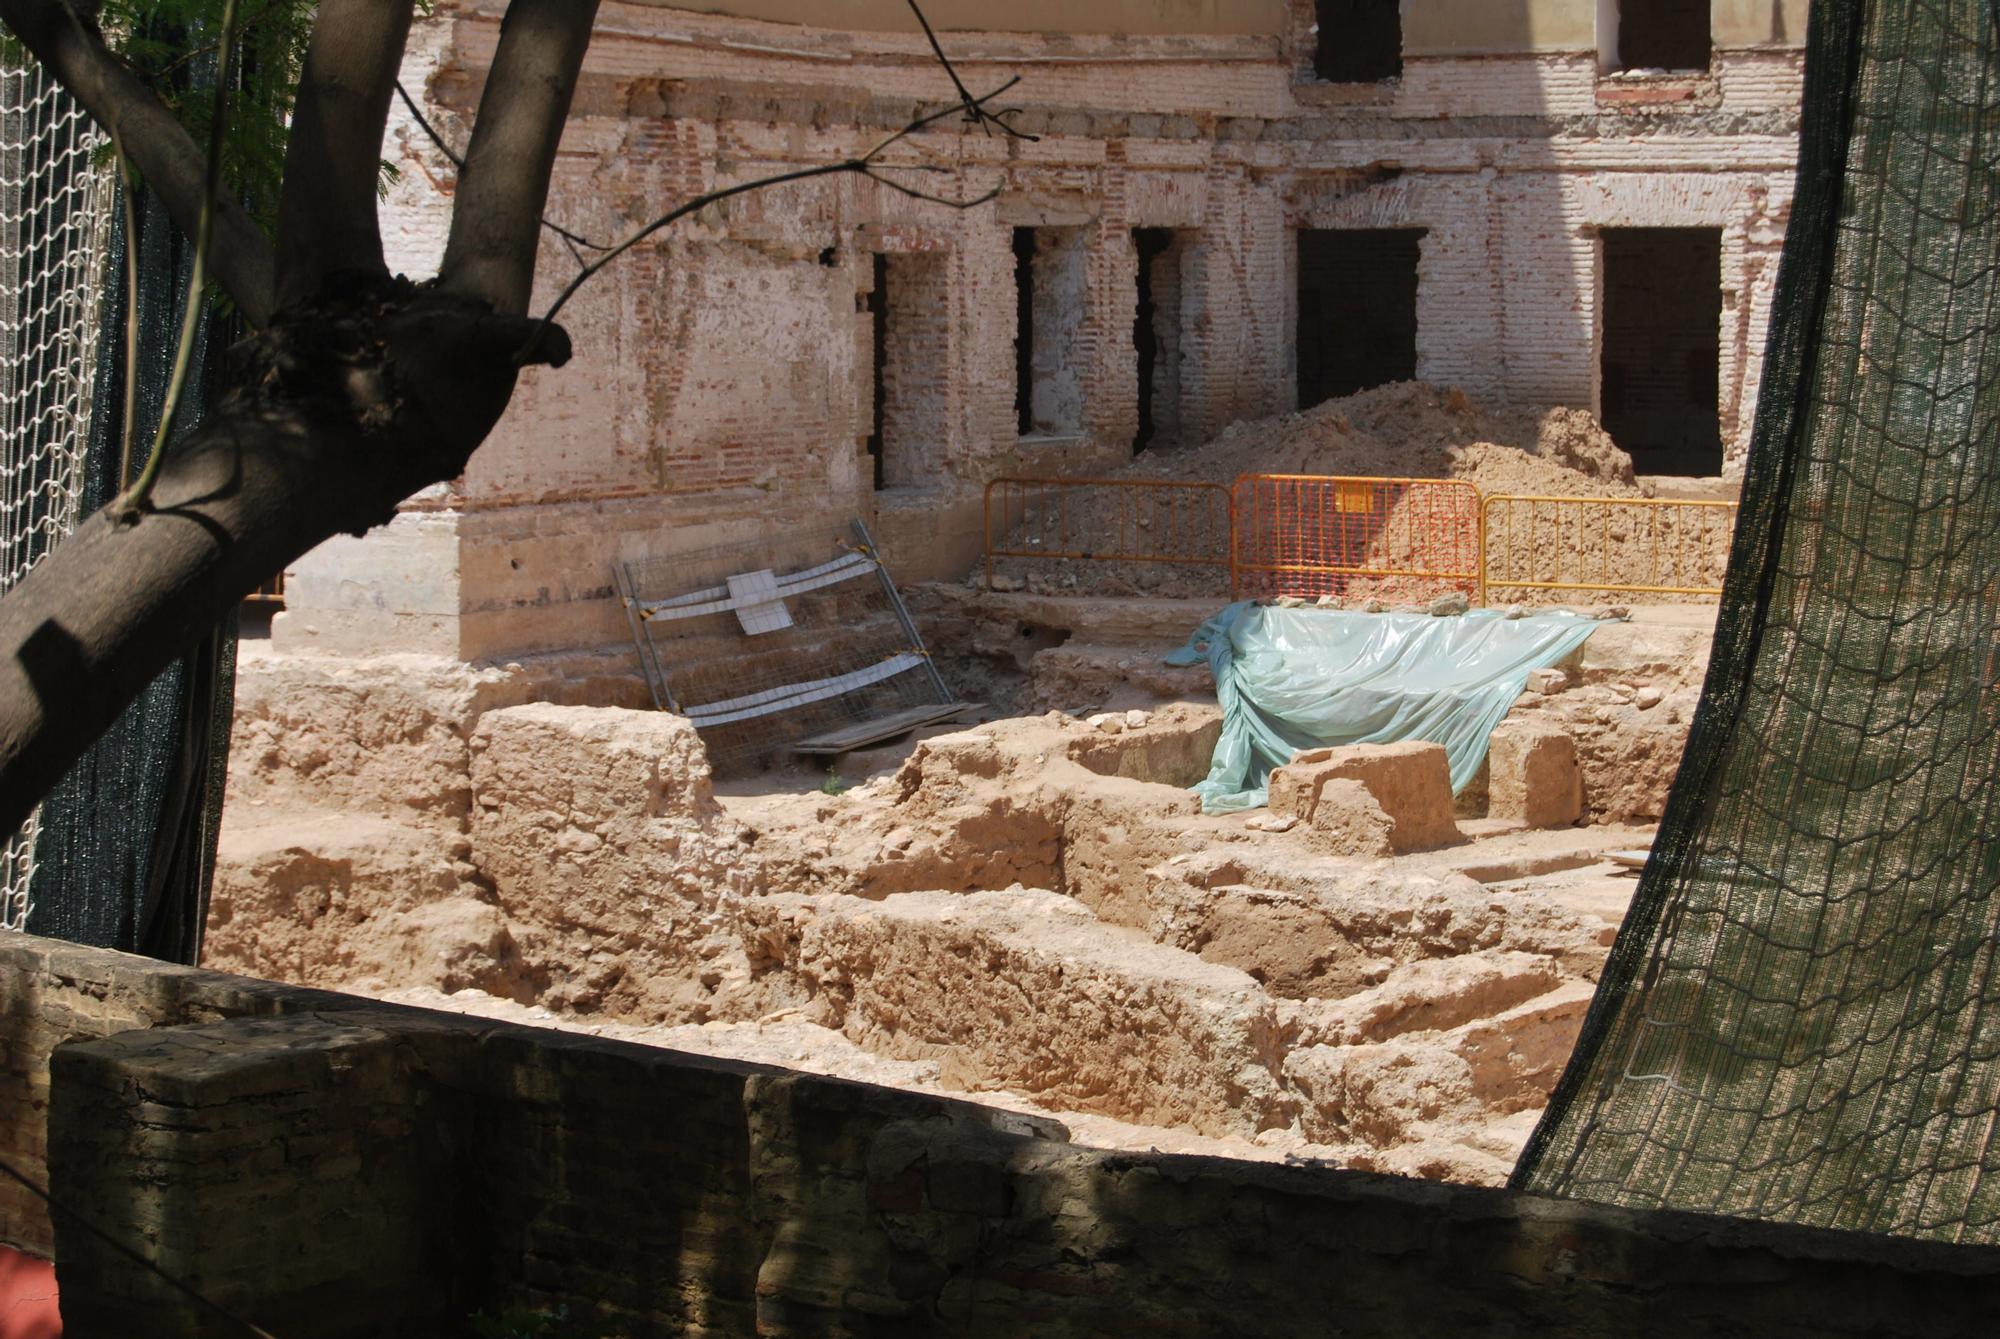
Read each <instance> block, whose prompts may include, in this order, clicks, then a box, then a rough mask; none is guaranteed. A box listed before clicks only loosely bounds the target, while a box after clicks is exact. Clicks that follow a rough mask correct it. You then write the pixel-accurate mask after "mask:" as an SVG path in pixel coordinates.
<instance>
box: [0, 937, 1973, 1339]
mask: <svg viewBox="0 0 2000 1339" xmlns="http://www.w3.org/2000/svg"><path fill="white" fill-rule="evenodd" d="M0 958H3V959H4V962H5V966H6V969H7V970H6V972H5V973H4V975H0V982H4V983H5V989H6V991H7V997H6V1005H7V1007H6V1010H5V1013H4V1018H5V1020H6V1026H7V1028H8V1031H9V1035H8V1043H9V1049H10V1053H13V1054H17V1055H20V1056H23V1057H24V1058H25V1059H26V1060H28V1061H31V1062H33V1063H35V1064H40V1063H42V1062H45V1061H47V1060H48V1058H49V1048H50V1046H51V1044H52V1043H54V1042H57V1041H60V1040H61V1039H62V1038H63V1037H65V1036H71V1035H76V1034H77V1033H79V1032H86V1033H89V1032H95V1033H98V1034H102V1033H105V1032H110V1033H112V1034H113V1035H109V1036H103V1035H99V1036H98V1037H97V1039H95V1040H83V1041H79V1042H77V1043H76V1044H73V1045H68V1046H63V1047H60V1048H59V1049H57V1050H55V1052H54V1056H53V1063H52V1064H51V1065H50V1070H51V1072H52V1076H53V1082H52V1086H51V1089H50V1092H49V1105H48V1109H47V1110H48V1129H49V1134H50V1138H49V1143H50V1146H51V1152H50V1156H49V1159H48V1163H47V1170H48V1173H49V1176H50V1180H51V1183H52V1185H53V1187H54V1190H55V1192H56V1194H57V1195H58V1196H59V1197H60V1198H61V1199H62V1200H63V1201H64V1202H65V1203H67V1204H69V1205H72V1206H74V1207H75V1208H76V1209H77V1210H78V1211H80V1212H83V1213H88V1214H89V1215H90V1216H91V1217H92V1218H93V1219H94V1220H95V1221H96V1222H97V1223H98V1224H99V1225H100V1226H101V1227H103V1228H105V1229H107V1230H109V1231H110V1232H112V1233H114V1234H117V1235H119V1236H120V1237H122V1238H123V1239H126V1240H129V1241H131V1242H133V1243H134V1244H136V1245H138V1246H140V1247H141V1248H142V1249H143V1250H145V1251H146V1252H147V1253H148V1254H149V1255H150V1256H151V1257H152V1258H153V1259H155V1260H156V1261H157V1262H158V1263H159V1264H160V1265H161V1266H162V1267H164V1268H165V1269H166V1270H168V1271H169V1272H171V1273H173V1274H175V1275H176V1276H178V1277H181V1278H183V1279H187V1280H189V1281H191V1282H193V1283H194V1284H195V1285H196V1286H198V1287H199V1288H201V1289H202V1291H203V1292H205V1293H207V1294H208V1295H209V1296H211V1297H213V1298H215V1299H216V1300H218V1301H220V1302H222V1303H223V1304H225V1305H226V1306H229V1307H230V1308H232V1309H233V1310H236V1311H238V1312H240V1313H242V1314H244V1315H246V1316H248V1317H250V1318H252V1319H254V1320H255V1321H257V1322H259V1323H260V1324H262V1325H264V1326H266V1327H268V1328H269V1329H271V1330H272V1331H273V1332H275V1333H281V1334H286V1335H293V1336H300V1339H342V1337H344V1336H359V1335H363V1334H366V1335H370V1336H381V1335H412V1336H415V1335H423V1336H429V1335H432V1334H435V1333H438V1332H439V1330H440V1327H441V1325H444V1324H448V1323H451V1322H454V1321H461V1320H463V1319H464V1318H465V1317H467V1316H470V1315H473V1314H476V1313H479V1312H482V1311H484V1312H488V1313H492V1312H496V1311H498V1310H499V1309H500V1308H501V1307H503V1306H507V1305H527V1306H534V1307H543V1308H548V1309H550V1310H553V1309H555V1308H556V1307H559V1306H561V1307H568V1308H571V1309H572V1313H573V1314H576V1315H580V1316H589V1317H596V1318H599V1319H601V1320H603V1321H605V1322H607V1323H609V1324H611V1325H612V1326H614V1327H615V1328H616V1329H617V1330H618V1331H619V1332H621V1333H630V1334H635V1335H636V1334H686V1335H716V1336H722V1335H730V1336H734V1335H741V1334H747V1333H749V1332H751V1331H752V1330H753V1329H754V1330H755V1332H756V1333H758V1334H762V1335H771V1336H786V1335H801V1336H803V1335H813V1334H825V1333H830V1332H834V1331H838V1332H840V1333H843V1334H851V1335H855V1336H878V1335H879V1336H888V1335H910V1334H945V1333H950V1334H955V1335H967V1336H986V1335H992V1336H1001V1335H1007V1336H1012V1335H1018V1334H1022V1333H1025V1332H1027V1331H1029V1330H1031V1329H1032V1330H1033V1332H1034V1333H1037V1334H1045V1335H1052V1336H1084V1335H1102V1334H1108V1333H1146V1334H1158V1335H1203V1336H1234V1335H1243V1336H1249V1335H1257V1336H1260V1337H1267V1339H1268V1337H1270V1336H1288V1335H1301V1336H1303V1335H1308V1334H1311V1335H1317V1334H1323V1333H1325V1332H1326V1327H1327V1325H1328V1323H1329V1320H1330V1318H1331V1319H1333V1320H1334V1321H1335V1323H1337V1324H1338V1325H1339V1327H1340V1328H1341V1329H1342V1330H1344V1331H1347V1332H1352V1333H1360V1334H1425V1335H1433V1336H1444V1337H1448V1336H1454V1335H1488V1334H1493V1333H1496V1332H1499V1331H1501V1330H1510V1331H1511V1330H1515V1329H1519V1330H1522V1331H1524V1332H1525V1331H1532V1332H1534V1333H1540V1334H1552V1335H1586V1334H1588V1335H1601V1334H1619V1335H1630V1336H1637V1337H1641V1339H1643V1337H1644V1336H1651V1335H1661V1336H1666V1335H1672V1336H1675V1339H1687V1336H1724V1335H1729V1336H1739V1335H1740V1336H1746V1337H1747V1336H1751V1335H1755V1336H1758V1337H1759V1339H1783V1337H1787V1336H1798V1337H1799V1339H1804V1336H1808V1335H1810V1336H1822V1337H1823V1336H1840V1335H1862V1334H1866V1335H1871V1336H1881V1337H1884V1339H1894V1337H1896V1336H1911V1337H1912V1339H1914V1337H1915V1336H1919V1335H1923V1336H1930V1335H1940V1334H1967V1333H1974V1332H1977V1331H1978V1330H1979V1328H1980V1327H1981V1324H1982V1322H1983V1320H1984V1319H1985V1318H1986V1308H1987V1305H1988V1302H1989V1300H1990V1298H1991V1297H1992V1296H1993V1292H1994V1289H1995V1286H1996V1284H2000V1263H1996V1261H1995V1259H1994V1257H1993V1253H1992V1252H1990V1251H1984V1250H1979V1249H1976V1248H1969V1247H1968V1248H1960V1247H1949V1246H1939V1245H1932V1244H1928V1243H1913V1242H1900V1241H1894V1240H1889V1239H1884V1238H1870V1237H1863V1236H1859V1235H1855V1234H1840V1233H1829V1232H1819V1231H1811V1230H1805V1229H1796V1228H1787V1227H1783V1226H1777V1225H1769V1224H1755V1223H1747V1222H1741V1221H1735V1220H1728V1219H1718V1218H1703V1217H1699V1216H1695V1215H1686V1214H1642V1213H1633V1212H1629V1211H1624V1210H1609V1209H1600V1208H1596V1207H1593V1206H1590V1205H1586V1204H1580V1203H1568V1202H1561V1201H1553V1200H1540V1199H1535V1198H1531V1197H1527V1196H1520V1195H1514V1194H1510V1193H1507V1192H1503V1191H1490V1190H1475V1189H1468V1188H1464V1187H1449V1186H1439V1185H1426V1184H1419V1183H1415V1182H1409V1181H1401V1180H1398V1179H1395V1178H1391V1177H1381V1176H1371V1175H1366V1174H1358V1173H1346V1172H1332V1171H1326V1170H1322V1169H1316V1168H1276V1167H1251V1166H1248V1165H1244V1164H1236V1163H1230V1162H1225V1161H1220V1160H1216V1159H1203V1158H1176V1157H1164V1156H1157V1155H1156V1156H1134V1155H1129V1154H1113V1153H1105V1152H1101V1151H1093V1150H1088V1149H1080V1148H1075V1147H1072V1146H1070V1145H1069V1144H1067V1143H1066V1142H1064V1136H1063V1131H1062V1130H1061V1128H1060V1127H1059V1126H1056V1125H1054V1124H1052V1123H1049V1122H1040V1121H1031V1120H1024V1119H1022V1118H1020V1117H1016V1116H1011V1115H1008V1114H1006V1113H1000V1112H994V1111H991V1110H988V1109H983V1108H977V1107H970V1106H967V1105H965V1104H962V1103H955V1102H948V1101H942V1100H939V1099H937V1098H933V1097H927V1096H923V1095H918V1094H911V1093H900V1092H895V1091H891V1090H888V1089H881V1088H873V1087H868V1086H865V1085H859V1084H849V1083H841V1082H837V1081H832V1080H826V1079H818V1078H812V1077H808V1076H803V1075H788V1074H784V1073H782V1072H778V1071H773V1070H769V1069H764V1068H760V1067H755V1066H747V1065H738V1064H730V1063H726V1062H718V1061H709V1060H702V1059H697V1058H694V1057H690V1056H686V1055H680V1054H676V1053H674V1052H671V1051H661V1050H652V1049H648V1048H644V1047H635V1046H629V1045H621V1044H617V1043H609V1042H600V1041H591V1040H587V1039H579V1038H575V1037H569V1036H562V1035H558V1034H553V1033H545V1032H538V1031H536V1030H534V1029H528V1028H518V1027H510V1026H505V1025H498V1024H491V1023H480V1022H474V1021H468V1020H464V1019H458V1018H450V1017H445V1016H440V1015H436V1014H427V1013H424V1012H422V1011H418V1010H410V1009H397V1008H391V1007H385V1006H367V1005H364V1004H363V1002H361V1001H355V1000H341V999H340V998H338V997H329V996H325V995H316V994H313V993H311V992H300V991H284V990H280V989H279V988H274V987H266V986H260V985H256V984H254V983H249V982H244V981H241V980H238V979H236V978H230V977H223V976H217V975H215V974H212V973H202V972H190V971H188V970H186V969H180V968H166V967H162V966H160V965H159V964H156V963H150V962H147V961H145V960H142V959H137V958H130V957H126V956H124V955H120V954H114V953H106V952H101V951H97V950H83V949H74V948H70V947H68V946H62V945H56V944H53V943H51V942H49V941H45V940H34V939H30V938H27V937H25V936H18V935H5V936H0ZM93 997H94V998H99V999H104V1000H110V1001H118V1002H120V1003H119V1006H118V1007H119V1008H121V1009H124V1010H126V1011H127V1012H126V1013H125V1014H123V1015H122V1016H121V1017H120V1018H118V1019H117V1020H115V1021H109V1022H108V1023H107V1025H106V1026H102V1027H98V1028H94V1029H85V1028H79V1027H77V1025H76V1019H75V1015H74V1013H73V1012H71V1011H72V1010H73V1009H74V1006H75V1005H76V1004H77V1003H78V1001H79V1000H80V999H87V998H93ZM246 1002H248V1003H250V1005H251V1007H247V1008H246V1007H244V1006H245V1004H246ZM135 1006H136V1007H135ZM245 1013H260V1014H273V1015H278V1016H274V1017H249V1018H246V1017H241V1016H240V1015H242V1014H245ZM204 1017H220V1018H232V1017H233V1021H222V1022H209V1023H202V1022H200V1021H199V1020H200V1019H202V1018H204ZM183 1022H185V1023H189V1024H192V1025H189V1026H174V1025H175V1024H179V1023H183ZM120 1027H125V1028H127V1029H129V1030H123V1031H120V1030H118V1029H119V1028H120ZM9 1106H10V1108H11V1110H10V1111H9V1114H10V1116H13V1117H15V1118H17V1120H18V1121H20V1122H25V1123H33V1124H35V1125H36V1126H39V1124H40V1117H41V1114H42V1113H41V1111H40V1110H39V1109H34V1108H24V1107H23V1106H21V1105H20V1104H18V1103H16V1102H15V1101H13V1100H12V1097H11V1095H10V1096H9ZM28 1170H30V1171H33V1172H36V1173H39V1172H41V1171H42V1164H41V1163H39V1162H31V1163H29V1165H28ZM5 1207H6V1211H7V1212H8V1214H9V1215H10V1217H9V1218H8V1219H7V1225H8V1227H9V1229H10V1235H13V1236H15V1237H17V1238H20V1237H21V1234H20V1232H19V1231H18V1228H17V1227H16V1223H17V1221H18V1220H17V1219H15V1218H14V1217H12V1215H13V1214H15V1213H16V1212H17V1210H16V1207H15V1206H14V1204H13V1203H12V1202H11V1201H10V1202H8V1203H7V1204H6V1206H5ZM30 1244H36V1243H35V1242H33V1241H31V1242H30ZM56 1247H57V1259H58V1276H59V1281H60V1283H61V1286H62V1290H63V1314H64V1321H65V1326H66V1329H65V1332H66V1333H67V1334H70V1335H72V1336H74V1337H75V1339H94V1337H96V1336H119V1337H120V1339H123V1336H126V1335H131V1334H139V1333H144V1334H148V1335H155V1336H161V1339H172V1337H173V1336H192V1335H197V1334H207V1333H211V1332H212V1330H210V1329H209V1328H206V1327H207V1326H209V1325H210V1324H211V1323H212V1317H211V1316H209V1315H206V1314H202V1313H199V1312H193V1311H191V1310H190V1308H189V1305H188V1303H187V1301H186V1299H185V1298H184V1297H183V1296H181V1295H180V1294H178V1293H175V1292H173V1291H171V1290H170V1289H169V1288H168V1287H167V1285H165V1284H164V1283H162V1282H161V1281H160V1280H159V1279H158V1278H157V1277H155V1276H153V1275H150V1274H147V1273H144V1272H142V1271H140V1270H139V1269H137V1268H136V1267H135V1266H134V1265H133V1264H132V1262H131V1261H130V1260H129V1259H128V1258H126V1257H125V1256H123V1255H120V1254H117V1253H115V1252H113V1251H111V1250H110V1249H109V1248H107V1247H105V1246H104V1244H103V1243H102V1241H101V1240H100V1239H99V1238H98V1237H96V1236H94V1235H92V1234H90V1233H87V1232H83V1231H81V1230H79V1229H78V1228H77V1227H76V1226H75V1224H74V1223H72V1222H65V1223H62V1224H60V1225H59V1228H58V1235H57V1238H56Z"/></svg>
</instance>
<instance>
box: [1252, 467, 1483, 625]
mask: <svg viewBox="0 0 2000 1339" xmlns="http://www.w3.org/2000/svg"><path fill="white" fill-rule="evenodd" d="M1230 510H1231V514H1232V516H1233V517H1234V522H1235V525H1234V533H1233V535H1232V538H1231V542H1230V585H1231V587H1232V589H1233V590H1234V592H1235V595H1236V598H1237V599H1239V600H1260V599H1275V598H1279V597H1282V596H1297V597H1300V598H1306V599H1310V598H1315V597H1318V596H1322V595H1333V596H1341V597H1348V598H1351V597H1354V596H1358V595H1360V596H1376V597H1380V598H1383V599H1389V600H1411V599H1428V598H1431V597H1433V596H1436V595H1440V594H1443V593H1445V592H1447V591H1460V592H1463V593H1464V594H1466V595H1468V596H1471V595H1474V594H1476V593H1477V591H1478V589H1479V578H1480V572H1481V562H1480V510H1479V490H1478V489H1476V488H1474V487H1473V486H1472V485H1471V484H1469V483H1466V482H1465V481H1463V480H1460V479H1371V478H1358V477H1338V476H1331V475H1310V474H1246V475H1243V476H1242V477H1241V478H1239V479H1237V481H1236V484H1235V486H1234V488H1233V489H1232V490H1231V499H1230Z"/></svg>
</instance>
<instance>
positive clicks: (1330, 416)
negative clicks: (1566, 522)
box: [1131, 381, 1640, 497]
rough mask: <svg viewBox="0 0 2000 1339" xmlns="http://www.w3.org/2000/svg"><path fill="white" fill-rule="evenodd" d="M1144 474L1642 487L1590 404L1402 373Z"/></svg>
mask: <svg viewBox="0 0 2000 1339" xmlns="http://www.w3.org/2000/svg"><path fill="white" fill-rule="evenodd" d="M1131 472H1132V473H1133V474H1136V475H1144V476H1150V477H1157V478H1174V479H1201V480H1207V481H1211V482H1214V483H1229V482H1231V481H1232V480H1234V479H1235V478H1236V476H1237V475H1239V474H1337V475H1356V476H1362V477H1380V478H1414V479H1465V480H1468V481H1470V482H1471V483H1473V484H1474V485H1476V486H1477V487H1478V488H1479V490H1480V491H1481V492H1488V493H1523V492H1537V493H1539V492H1554V493H1560V494H1562V495H1563V496H1566V497H1567V496H1577V497H1596V496H1605V497H1637V496H1638V495H1639V492H1640V490H1639V486H1638V484H1637V482H1636V481H1635V479H1634V476H1633V473H1632V457H1630V456H1628V455H1626V454H1625V453H1624V452H1623V451H1621V450H1619V448H1618V444H1617V443H1616V442H1613V441H1612V440H1611V435H1610V434H1609V433H1607V432H1605V431H1604V428H1603V426H1602V425H1600V424H1599V423H1598V421H1597V419H1596V417H1595V416H1594V415H1592V414H1591V413H1590V412H1588V411H1587V410H1582V409H1566V408H1561V407H1548V406H1533V405H1527V406H1516V407H1508V408H1500V409H1492V408H1487V407H1485V406H1482V405H1480V404H1479V403H1478V402H1476V401H1475V400H1473V399H1472V397H1471V396H1469V395H1467V394H1466V393H1465V392H1464V391H1461V390H1458V389H1456V388H1454V387H1445V386H1432V385H1428V384H1426V383H1424V382H1421V381H1401V382H1397V383H1395V384H1394V385H1389V386H1378V387H1376V388H1374V389H1373V390H1366V391H1361V392H1359V393H1358V394H1355V395H1349V396H1344V397H1342V398H1340V399H1337V400H1328V401H1326V402H1325V403H1324V404H1319V405H1315V406H1313V407H1312V408H1311V409H1306V410H1302V411H1300V412H1299V413H1296V414H1283V415H1280V416H1278V417H1276V418H1264V419H1256V420H1254V421H1251V422H1246V423H1234V424H1231V425H1230V426H1229V427H1228V428H1227V429H1225V430H1224V431H1223V433H1222V435H1221V436H1219V437H1217V438H1215V439H1214V440H1213V441H1211V442H1209V443H1207V444H1206V445H1204V446H1198V447H1194V448H1192V449H1189V450H1181V451H1161V452H1148V453H1147V454H1146V455H1144V456H1141V457H1140V458H1139V459H1138V460H1137V461H1135V462H1134V463H1133V466H1132V471H1131Z"/></svg>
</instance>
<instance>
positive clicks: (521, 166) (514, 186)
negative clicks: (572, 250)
mask: <svg viewBox="0 0 2000 1339" xmlns="http://www.w3.org/2000/svg"><path fill="white" fill-rule="evenodd" d="M596 16H597V0H513V3H512V4H510V5H508V6H507V17H506V18H505V19H504V20H502V21H501V25H500V47H499V49H498V50H497V51H496V52H495V53H494V56H493V65H492V68H491V69H490V70H489V71H488V72H487V76H486V90H485V92H484V93H482V94H481V95H480V99H479V119H478V120H477V121H475V122H474V123H473V128H472V143H471V144H470V145H469V146H467V148H466V151H465V168H464V170H463V172H461V174H460V176H459V181H458V199H457V203H456V205H455V206H454V208H453V210H452V215H451V236H450V237H449V239H447V241H446V242H445V250H444V265H443V267H442V268H441V270H440V273H439V276H438V278H439V282H440V285H441V286H442V287H443V288H444V290H445V291H447V292H452V293H460V294H464V295H466V296H469V297H477V298H481V299H484V300H485V301H487V302H489V303H491V304H492V305H493V310H494V311H496V312H498V313H500V314H501V315H503V316H515V315H519V314H521V313H523V312H525V311H527V309H528V298H529V296H530V295H531V294H532V292H533V289H534V281H535V251H536V244H537V241H538V240H539V233H540V232H541V225H542V211H543V207H544V206H545V205H546V204H547V203H548V196H549V174H550V172H551V171H552V170H553V169H554V167H555V160H556V147H557V145H558V144H559V143H560V142H561V140H562V132H563V124H564V122H565V121H567V120H568V118H569V105H570V99H571V98H572V97H573V96H574V94H575V92H576V81H577V73H578V71H579V70H581V69H582V67H583V53H584V49H585V48H586V47H587V46H588V45H589V44H590V25H591V22H592V20H593V19H595V18H596Z"/></svg>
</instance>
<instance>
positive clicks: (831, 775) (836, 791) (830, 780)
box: [819, 763, 848, 795]
mask: <svg viewBox="0 0 2000 1339" xmlns="http://www.w3.org/2000/svg"><path fill="white" fill-rule="evenodd" d="M847 791H848V785H847V781H846V779H845V778H843V777H842V776H841V775H840V772H839V771H838V770H837V769H836V768H835V767H834V766H833V764H832V763H828V764H827V767H826V780H824V781H822V782H820V783H819V793H820V794H822V795H845V794H846V793H847Z"/></svg>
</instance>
